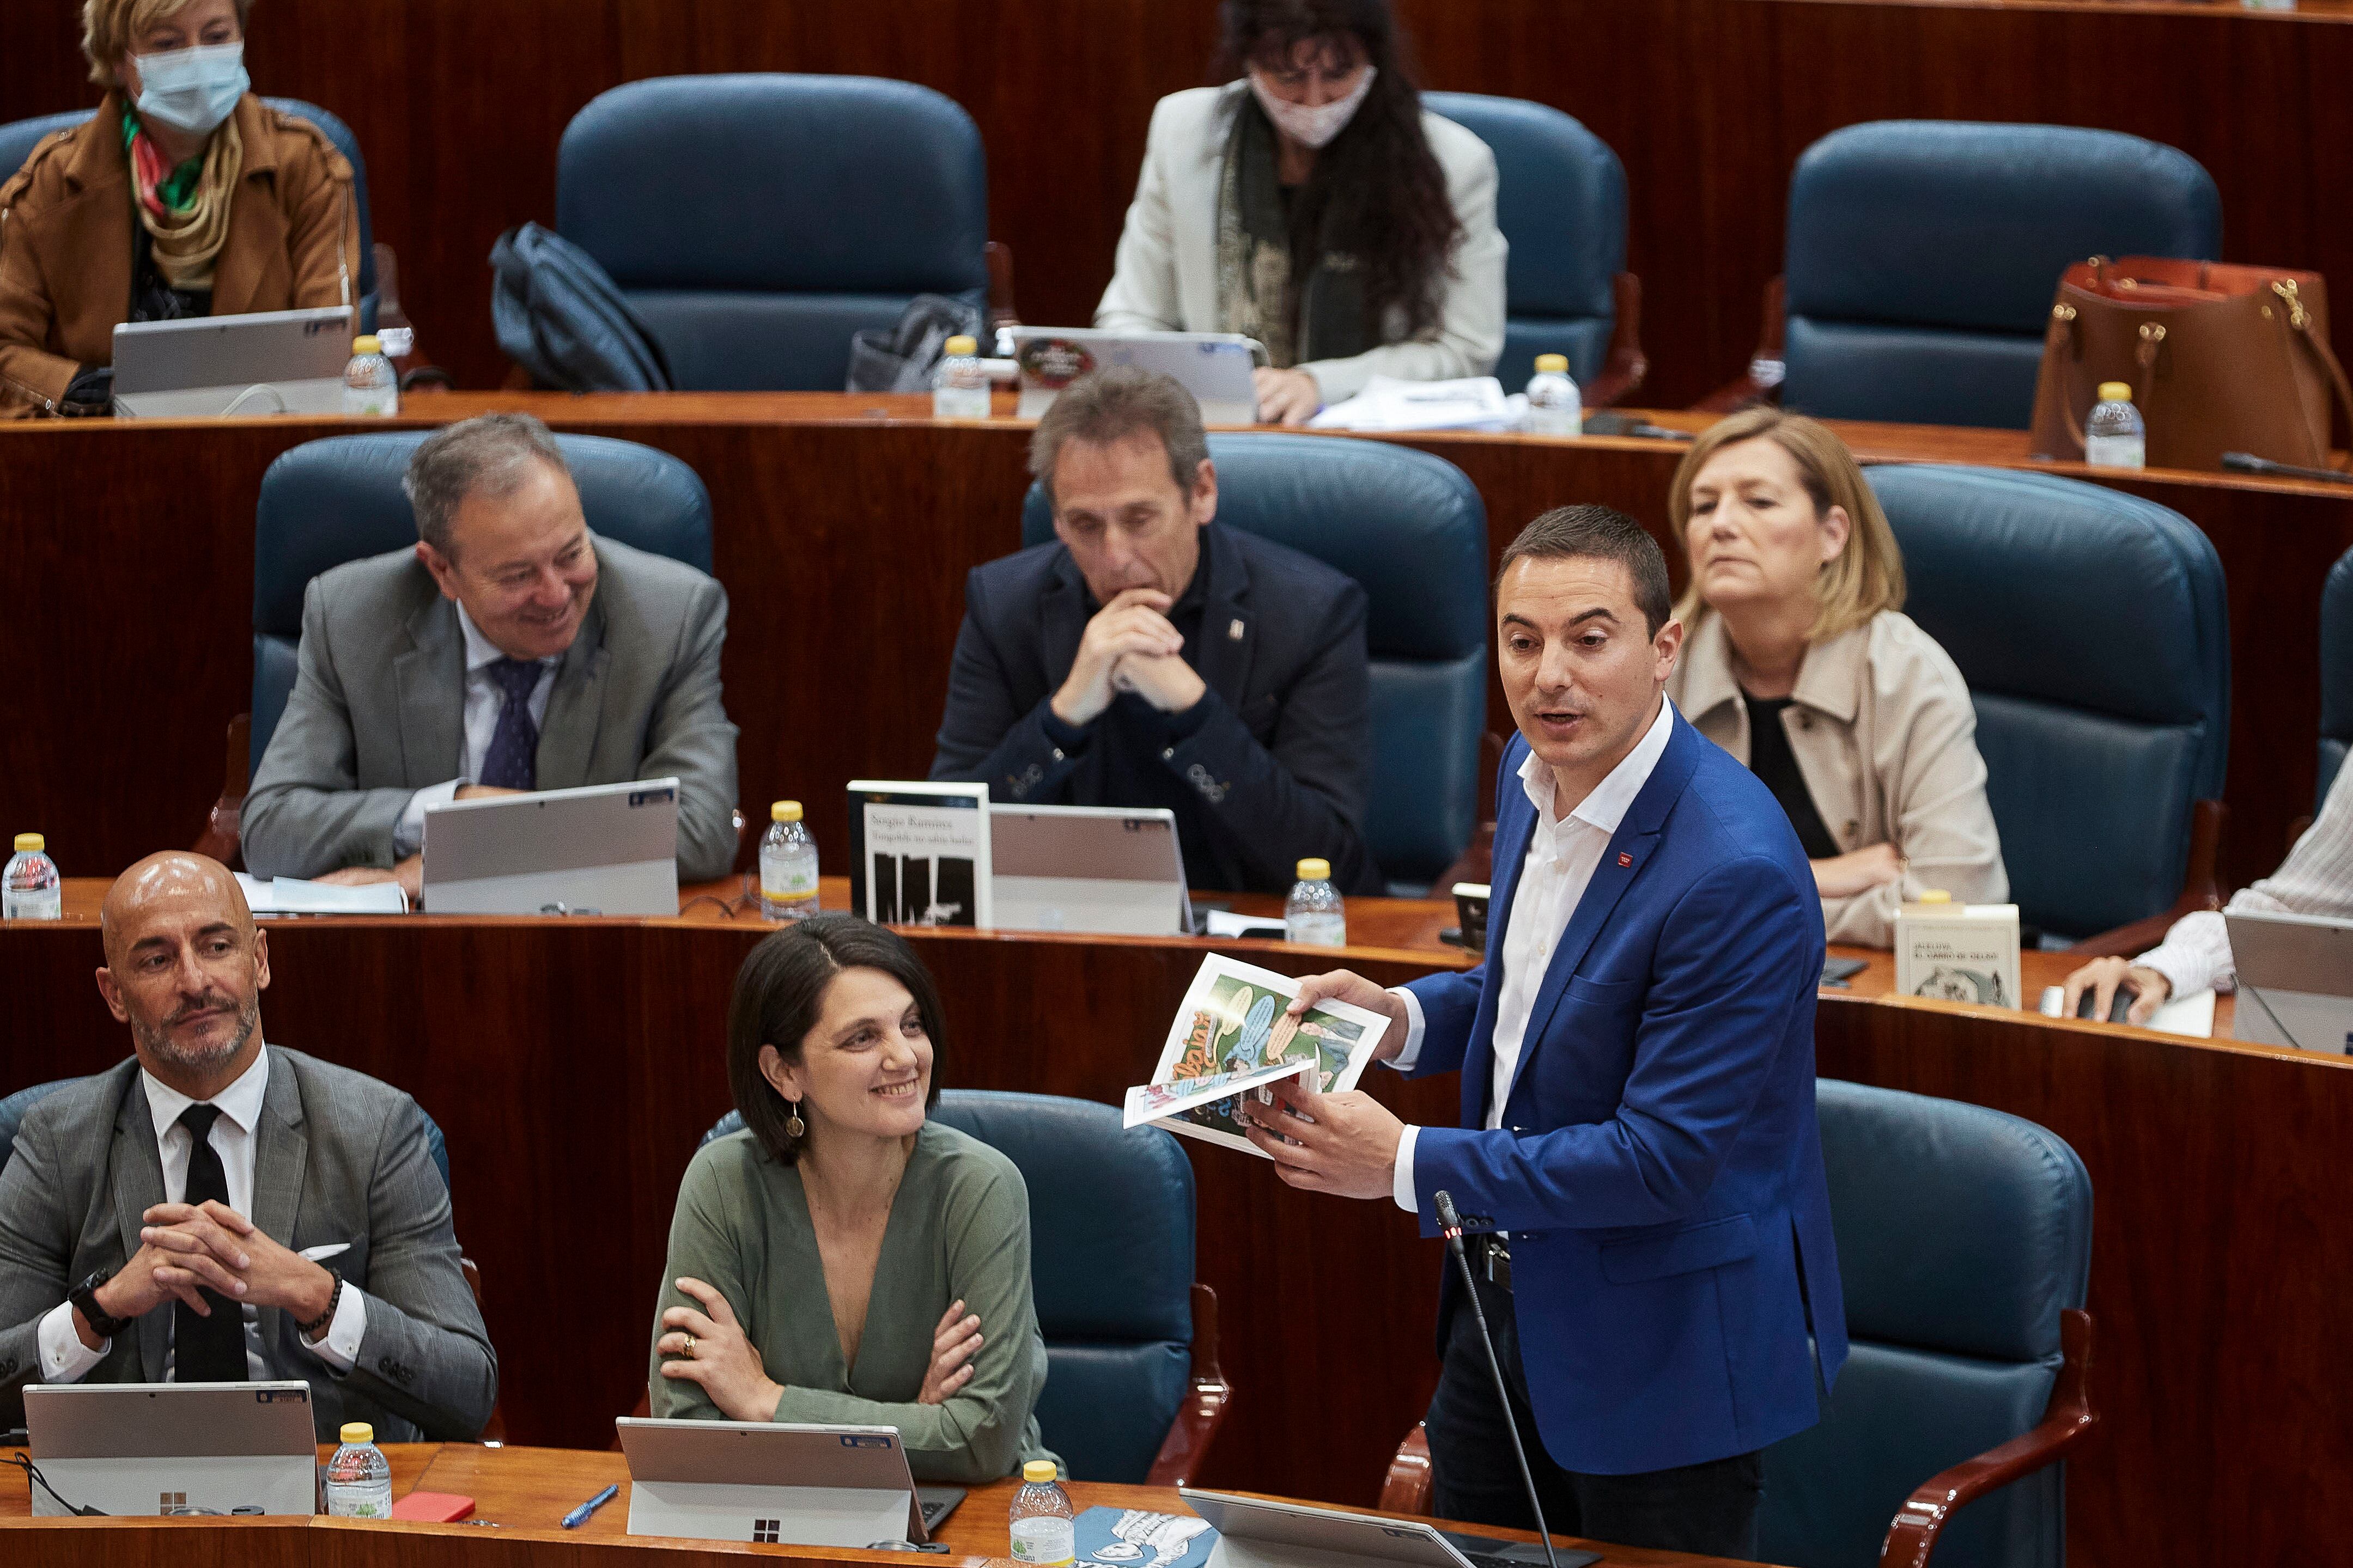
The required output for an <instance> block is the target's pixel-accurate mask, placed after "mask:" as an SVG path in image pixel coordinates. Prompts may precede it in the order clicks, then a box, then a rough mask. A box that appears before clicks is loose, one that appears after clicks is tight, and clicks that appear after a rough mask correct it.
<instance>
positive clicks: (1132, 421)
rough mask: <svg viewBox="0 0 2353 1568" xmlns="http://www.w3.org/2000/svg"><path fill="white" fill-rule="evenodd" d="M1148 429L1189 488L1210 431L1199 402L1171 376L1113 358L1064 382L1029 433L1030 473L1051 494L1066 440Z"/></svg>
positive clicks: (1097, 439)
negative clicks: (1107, 364) (1033, 431)
mask: <svg viewBox="0 0 2353 1568" xmlns="http://www.w3.org/2000/svg"><path fill="white" fill-rule="evenodd" d="M1144 430H1148V431H1150V432H1152V434H1154V435H1155V436H1157V437H1160V444H1161V446H1163V447H1166V448H1167V451H1168V474H1169V477H1170V478H1171V479H1175V480H1176V488H1177V489H1180V490H1183V491H1185V492H1186V493H1187V494H1190V493H1191V492H1192V489H1193V479H1194V477H1195V476H1196V475H1198V473H1199V472H1200V471H1201V465H1202V464H1203V463H1204V462H1207V461H1208V457H1209V437H1208V435H1207V434H1206V433H1204V432H1203V430H1202V429H1201V405H1199V404H1198V403H1196V402H1195V401H1194V400H1193V395H1192V394H1191V393H1189V392H1187V391H1186V390H1185V388H1184V386H1183V385H1182V384H1180V383H1178V382H1177V381H1176V380H1175V379H1174V378H1172V377H1169V376H1166V375H1160V374H1155V373H1154V372H1152V371H1148V370H1139V369H1137V368H1136V367H1135V366H1134V365H1132V364H1117V365H1113V366H1112V367H1111V368H1110V369H1109V370H1099V371H1096V372H1095V373H1094V374H1092V375H1084V376H1081V377H1080V378H1079V379H1078V380H1076V381H1074V382H1072V383H1071V384H1070V385H1068V386H1066V387H1064V388H1063V389H1062V391H1061V393H1060V395H1058V396H1057V397H1056V398H1055V399H1054V405H1053V406H1052V407H1051V408H1049V409H1047V410H1046V416H1045V417H1044V418H1042V419H1040V420H1039V421H1038V429H1037V433H1036V434H1035V435H1033V436H1031V437H1029V477H1030V478H1031V479H1036V480H1037V481H1038V482H1039V484H1041V485H1043V486H1045V487H1046V499H1047V500H1053V499H1054V463H1055V459H1057V458H1060V456H1061V455H1062V444H1063V443H1064V442H1066V441H1084V442H1085V443H1087V445H1089V446H1091V447H1105V446H1109V445H1110V444H1111V443H1113V442H1114V441H1118V440H1122V439H1124V438H1125V437H1129V436H1133V435H1134V434H1136V433H1137V432H1138V431H1144Z"/></svg>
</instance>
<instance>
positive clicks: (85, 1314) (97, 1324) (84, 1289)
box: [66, 1268, 132, 1340]
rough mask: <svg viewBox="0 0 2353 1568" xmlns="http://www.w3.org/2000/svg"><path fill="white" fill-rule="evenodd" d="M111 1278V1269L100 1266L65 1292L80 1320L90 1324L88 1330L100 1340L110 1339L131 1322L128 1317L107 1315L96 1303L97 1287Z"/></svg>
mask: <svg viewBox="0 0 2353 1568" xmlns="http://www.w3.org/2000/svg"><path fill="white" fill-rule="evenodd" d="M113 1278H114V1270H113V1269H111V1268H101V1269H100V1270H99V1271H98V1272H97V1273H95V1274H93V1275H91V1276H90V1278H89V1279H85V1280H83V1281H82V1282H81V1283H80V1284H79V1285H77V1286H75V1287H74V1288H73V1289H70V1290H69V1291H67V1292H66V1300H69V1301H71V1302H72V1303H73V1307H74V1310H75V1311H77V1312H79V1313H80V1314H81V1321H83V1322H85V1323H88V1324H89V1325H90V1332H91V1333H93V1334H96V1335H97V1336H98V1337H99V1338H100V1339H102V1340H111V1339H112V1338H113V1337H114V1336H115V1335H117V1334H119V1333H121V1331H123V1330H125V1329H127V1328H129V1327H130V1326H131V1322H132V1320H130V1319H129V1318H110V1317H108V1316H107V1315H106V1312H105V1310H103V1309H101V1308H100V1306H99V1304H98V1288H99V1287H100V1286H101V1285H103V1284H105V1283H106V1282H107V1281H108V1280H110V1279H113Z"/></svg>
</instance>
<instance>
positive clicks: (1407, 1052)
mask: <svg viewBox="0 0 2353 1568" xmlns="http://www.w3.org/2000/svg"><path fill="white" fill-rule="evenodd" d="M1674 728H1675V707H1674V704H1673V703H1672V702H1669V701H1668V700H1666V699H1665V698H1664V697H1661V698H1660V700H1659V716H1658V717H1657V718H1656V719H1654V720H1652V721H1651V727H1650V729H1648V730H1646V731H1643V734H1642V738H1641V740H1639V741H1637V742H1634V749H1633V750H1632V751H1630V752H1627V753H1626V755H1625V756H1624V757H1623V758H1621V759H1620V762H1619V763H1618V765H1617V766H1616V767H1614V768H1612V769H1610V770H1609V773H1608V775H1607V776H1605V777H1604V778H1603V779H1602V781H1601V782H1600V783H1599V784H1595V785H1594V786H1593V789H1592V792H1591V793H1590V794H1588V795H1586V797H1585V798H1584V799H1583V800H1581V801H1579V802H1577V805H1576V806H1575V807H1574V808H1573V809H1571V810H1570V812H1569V814H1568V815H1567V816H1556V815H1555V813H1554V809H1553V802H1554V799H1555V792H1556V784H1555V781H1554V778H1553V772H1552V769H1551V768H1550V767H1548V766H1546V763H1544V761H1543V760H1542V759H1541V758H1539V757H1538V756H1537V755H1536V754H1535V752H1529V753H1528V755H1527V758H1526V760H1525V761H1524V762H1522V763H1520V780H1521V783H1522V784H1524V785H1525V787H1526V789H1527V792H1528V799H1529V801H1530V802H1532V803H1533V804H1534V805H1535V808H1536V825H1535V832H1534V833H1532V834H1531V835H1530V836H1529V837H1528V853H1527V858H1525V860H1523V861H1522V862H1521V863H1520V879H1519V881H1518V882H1517V883H1516V884H1514V887H1513V889H1512V908H1511V913H1510V918H1509V920H1508V921H1507V922H1506V923H1505V925H1504V952H1503V962H1502V964H1501V967H1500V968H1497V967H1495V966H1493V965H1491V966H1490V967H1489V969H1488V972H1487V984H1490V985H1493V986H1495V987H1497V990H1496V993H1495V1036H1494V1044H1495V1066H1494V1079H1493V1083H1492V1084H1491V1086H1490V1087H1489V1089H1488V1091H1487V1120H1486V1125H1487V1126H1488V1127H1489V1128H1495V1127H1501V1126H1502V1125H1503V1124H1504V1101H1505V1100H1509V1099H1510V1098H1511V1096H1512V1080H1513V1079H1514V1078H1515V1077H1517V1076H1518V1074H1519V1069H1520V1056H1521V1053H1522V1052H1523V1051H1524V1050H1525V1047H1526V1044H1527V1032H1528V1016H1529V1015H1530V1014H1531V1013H1533V1012H1534V1011H1535V1005H1536V993H1537V992H1539V991H1541V990H1543V989H1544V980H1545V969H1546V965H1548V964H1549V963H1551V962H1552V954H1553V948H1554V946H1555V945H1556V943H1557V942H1559V941H1560V938H1561V933H1562V932H1563V931H1567V929H1568V921H1569V917H1570V916H1572V915H1574V914H1575V913H1576V912H1577V903H1578V902H1579V900H1582V899H1583V898H1584V897H1585V889H1586V887H1587V886H1588V884H1589V883H1591V881H1592V880H1593V873H1594V869H1595V868H1597V867H1599V865H1600V864H1601V852H1602V851H1603V850H1605V849H1607V848H1609V840H1610V839H1611V838H1613V837H1617V833H1618V825H1619V824H1620V823H1621V822H1623V821H1625V820H1626V813H1627V811H1628V809H1629V808H1630V807H1631V806H1632V805H1633V804H1634V797H1635V796H1636V795H1641V793H1642V786H1643V785H1644V784H1648V783H1650V782H1651V770H1652V769H1653V768H1656V767H1657V766H1658V765H1659V757H1660V755H1661V754H1662V752H1665V751H1666V749H1667V741H1668V738H1669V737H1670V736H1672V734H1673V733H1674ZM1492 918H1493V917H1492V913H1491V916H1490V919H1491V921H1492ZM1391 994H1392V995H1396V996H1400V997H1403V998H1404V999H1405V1010H1406V1019H1407V1023H1406V1032H1405V1049H1404V1050H1403V1051H1402V1052H1400V1053H1398V1058H1397V1059H1396V1060H1394V1061H1392V1062H1391V1063H1390V1064H1389V1065H1390V1066H1391V1067H1393V1068H1397V1069H1398V1071H1399V1072H1406V1071H1409V1070H1411V1068H1412V1067H1413V1064H1414V1063H1415V1062H1416V1061H1417V1060H1419V1058H1420V1056H1421V1037H1422V1028H1423V1020H1422V1016H1421V1003H1420V1001H1419V999H1417V998H1416V997H1415V995H1414V994H1413V993H1412V992H1410V991H1408V990H1406V989H1405V988H1404V987H1402V986H1399V987H1398V988H1396V989H1395V990H1394V991H1392V992H1391ZM1420 1131H1421V1129H1419V1128H1418V1127H1408V1128H1407V1129H1406V1130H1405V1136H1404V1137H1403V1138H1401V1139H1399V1140H1398V1152H1397V1169H1396V1172H1395V1173H1394V1174H1393V1175H1392V1176H1391V1177H1390V1195H1391V1196H1392V1197H1394V1198H1395V1199H1396V1200H1397V1205H1398V1207H1399V1208H1401V1209H1403V1210H1405V1211H1406V1212H1407V1213H1408V1214H1418V1213H1419V1212H1420V1209H1419V1205H1417V1204H1416V1203H1415V1201H1414V1190H1413V1148H1414V1143H1415V1141H1416V1140H1417V1138H1418V1137H1419V1134H1420Z"/></svg>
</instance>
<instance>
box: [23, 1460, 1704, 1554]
mask: <svg viewBox="0 0 2353 1568" xmlns="http://www.w3.org/2000/svg"><path fill="white" fill-rule="evenodd" d="M0 1451H6V1450H0ZM332 1451H333V1450H332V1448H329V1447H322V1448H321V1449H320V1451H319V1452H320V1457H321V1458H322V1459H323V1458H325V1457H326V1456H327V1455H328V1454H330V1453H332ZM385 1458H387V1459H389V1460H390V1461H391V1462H392V1489H393V1495H394V1497H395V1498H396V1499H397V1498H401V1497H406V1495H407V1494H408V1493H409V1492H411V1491H412V1490H422V1491H433V1492H448V1493H452V1494H455V1495H457V1496H459V1497H470V1498H472V1499H473V1500H474V1512H473V1516H472V1518H471V1519H470V1520H466V1521H459V1522H458V1523H454V1524H417V1523H411V1522H408V1521H398V1522H395V1523H390V1524H380V1523H376V1522H375V1521H357V1520H327V1519H314V1520H276V1521H246V1520H171V1521H164V1520H110V1521H87V1520H41V1521H34V1520H32V1519H31V1518H30V1507H29V1504H28V1502H27V1500H26V1492H27V1490H28V1489H29V1486H30V1483H29V1482H26V1481H22V1480H19V1479H16V1477H15V1474H14V1472H12V1473H11V1477H10V1479H7V1480H5V1481H0V1531H9V1530H10V1529H11V1528H12V1527H13V1529H14V1530H15V1531H17V1532H19V1533H17V1535H16V1542H22V1543H23V1544H24V1545H25V1546H26V1547H27V1548H31V1549H33V1550H37V1551H38V1552H40V1553H41V1554H42V1555H41V1558H40V1561H41V1562H42V1563H43V1564H44V1565H45V1568H84V1565H85V1564H89V1565H93V1568H94V1565H95V1564H98V1563H117V1562H120V1561H122V1560H123V1549H124V1547H126V1546H129V1547H130V1550H131V1551H132V1552H139V1553H141V1554H142V1555H141V1557H140V1559H139V1560H141V1561H145V1560H147V1556H146V1554H150V1553H152V1554H153V1556H154V1557H157V1558H161V1559H162V1560H164V1561H168V1562H171V1563H204V1562H206V1561H207V1560H208V1558H207V1552H208V1550H209V1551H211V1552H221V1553H223V1554H227V1553H228V1552H232V1551H233V1552H249V1551H252V1550H253V1549H254V1547H255V1545H256V1544H258V1543H260V1542H267V1543H268V1544H267V1546H266V1547H265V1548H264V1550H266V1551H269V1552H271V1553H273V1555H271V1556H270V1557H269V1559H268V1560H269V1561H273V1562H276V1561H283V1562H288V1563H317V1564H322V1565H325V1564H345V1565H349V1568H363V1565H365V1568H375V1565H377V1564H387V1565H390V1564H400V1565H406V1564H433V1565H435V1568H440V1565H443V1564H450V1565H455V1564H460V1563H476V1562H482V1563H531V1564H533V1565H534V1568H557V1565H559V1564H561V1565H564V1568H569V1565H570V1564H573V1563H583V1564H586V1563H611V1562H614V1561H615V1560H616V1557H617V1554H627V1553H630V1552H645V1553H649V1554H659V1555H658V1559H657V1560H658V1561H659V1563H660V1564H661V1565H662V1568H690V1565H691V1564H694V1563H700V1562H703V1561H717V1560H731V1561H732V1560H739V1559H741V1558H744V1557H771V1558H775V1557H783V1558H789V1559H793V1560H795V1561H797V1562H801V1563H812V1564H815V1563H825V1564H830V1565H832V1568H858V1565H860V1564H900V1565H902V1568H918V1565H923V1564H932V1565H935V1568H978V1565H979V1564H982V1563H1000V1564H1001V1563H1010V1562H1011V1559H1010V1557H1009V1556H1008V1552H1009V1551H1010V1550H1011V1543H1010V1542H1009V1541H1008V1537H1007V1528H1006V1513H1007V1510H1008V1507H1009V1506H1010V1505H1011V1502H1012V1500H1013V1493H1014V1490H1015V1489H1016V1488H1017V1487H1018V1486H1019V1484H1020V1483H1019V1482H1018V1481H1014V1480H1002V1481H997V1482H995V1483H993V1484H991V1485H988V1486H982V1487H974V1488H972V1489H970V1490H969V1492H968V1494H967V1495H966V1496H965V1500H964V1501H963V1502H962V1503H961V1504H959V1505H958V1506H957V1508H956V1510H955V1512H954V1513H952V1514H950V1515H949V1516H948V1517H947V1519H946V1521H944V1523H943V1524H942V1525H941V1526H940V1528H939V1531H938V1532H937V1533H936V1534H935V1535H934V1536H933V1540H934V1541H935V1542H938V1543H940V1544H941V1545H944V1546H945V1547H947V1548H948V1553H947V1556H946V1557H945V1559H943V1558H942V1556H941V1555H940V1554H938V1553H934V1552H924V1553H916V1552H849V1551H843V1550H840V1549H839V1548H834V1547H823V1546H755V1545H753V1544H751V1543H749V1542H716V1541H685V1540H679V1539H673V1538H670V1537H658V1536H633V1535H631V1534H630V1533H629V1491H630V1485H629V1467H628V1460H627V1459H625V1458H622V1456H620V1455H618V1454H616V1453H612V1452H609V1451H607V1450H599V1449H581V1448H509V1447H498V1446H496V1445H487V1446H484V1445H476V1444H471V1443H388V1444H386V1445H385ZM608 1486H617V1487H619V1488H620V1491H619V1492H618V1493H617V1495H616V1496H615V1497H614V1499H613V1500H612V1501H610V1502H608V1503H607V1504H605V1505H604V1506H603V1507H602V1508H600V1509H598V1510H596V1512H595V1513H593V1514H591V1515H590V1516H589V1517H588V1519H587V1521H586V1522H585V1523H583V1524H581V1525H580V1526H578V1527H577V1528H576V1529H573V1530H565V1528H563V1520H564V1516H565V1514H566V1513H568V1512H570V1511H571V1510H572V1509H573V1508H575V1506H577V1505H578V1504H579V1503H581V1502H584V1501H586V1500H587V1499H589V1498H592V1497H594V1496H596V1494H597V1493H598V1492H601V1491H603V1490H604V1489H606V1488H607V1487H608ZM1063 1486H1064V1488H1065V1489H1067V1490H1068V1491H1069V1492H1070V1494H1071V1501H1072V1502H1073V1503H1075V1504H1076V1505H1077V1506H1078V1507H1079V1508H1080V1509H1082V1510H1085V1509H1090V1508H1116V1509H1150V1510H1156V1511H1158V1512H1162V1513H1178V1514H1182V1513H1190V1512H1192V1510H1191V1509H1189V1508H1187V1506H1186V1504H1185V1500H1184V1499H1183V1498H1181V1497H1179V1496H1178V1495H1177V1493H1176V1489H1175V1488H1173V1487H1128V1486H1105V1485H1103V1484H1100V1483H1097V1482H1090V1481H1065V1482H1063ZM1462 1528H1464V1529H1467V1530H1470V1531H1475V1532H1477V1533H1479V1534H1483V1535H1492V1536H1493V1537H1495V1538H1496V1539H1497V1540H1498V1541H1504V1542H1508V1541H1534V1540H1535V1539H1536V1537H1535V1534H1534V1532H1532V1531H1524V1530H1493V1529H1488V1528H1486V1527H1483V1526H1479V1525H1467V1526H1464V1527H1462ZM29 1531H37V1532H39V1534H38V1535H37V1536H34V1535H30V1534H26V1533H24V1532H29ZM163 1531H171V1532H172V1533H171V1534H169V1535H168V1536H167V1535H164V1534H163V1533H162V1532H163ZM207 1531H214V1532H218V1531H227V1532H230V1533H228V1534H227V1535H226V1536H222V1535H219V1534H215V1535H213V1536H212V1537H211V1538H210V1539H208V1538H207V1535H206V1532H207ZM126 1537H129V1538H132V1540H135V1541H136V1542H137V1544H136V1545H131V1542H129V1541H126V1539H125V1538H126ZM142 1538H143V1539H142ZM1553 1539H1554V1540H1555V1541H1556V1542H1559V1543H1560V1544H1562V1545H1564V1546H1577V1547H1582V1548H1584V1549H1586V1550H1588V1551H1592V1552H1600V1553H1601V1554H1602V1560H1601V1562H1600V1563H1599V1564H1597V1565H1596V1568H1729V1564H1727V1563H1725V1559H1723V1558H1720V1557H1700V1556H1694V1555H1693V1554H1691V1553H1688V1552H1653V1551H1646V1550H1643V1549H1641V1548H1639V1547H1628V1546H1612V1545H1609V1543H1607V1542H1599V1541H1583V1540H1579V1539H1577V1537H1575V1536H1567V1535H1558V1536H1555V1537H1554V1538H1553ZM34 1540H38V1542H39V1545H38V1546H37V1548H32V1542H33V1541H34ZM296 1542H299V1544H295V1543H296ZM166 1543H168V1544H166ZM231 1560H232V1561H243V1562H250V1561H254V1560H255V1559H254V1558H252V1557H241V1558H232V1559H231Z"/></svg>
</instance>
